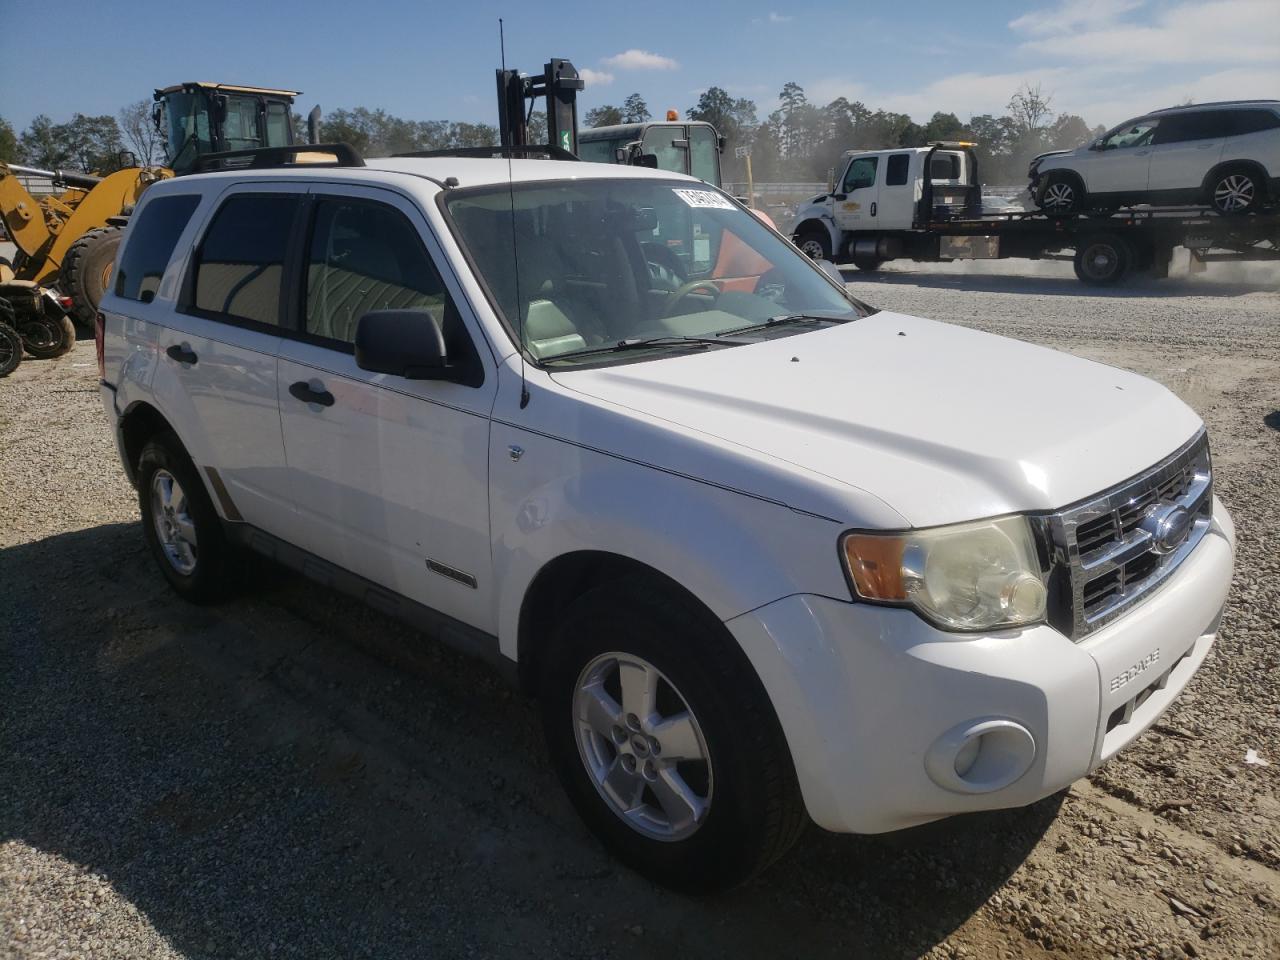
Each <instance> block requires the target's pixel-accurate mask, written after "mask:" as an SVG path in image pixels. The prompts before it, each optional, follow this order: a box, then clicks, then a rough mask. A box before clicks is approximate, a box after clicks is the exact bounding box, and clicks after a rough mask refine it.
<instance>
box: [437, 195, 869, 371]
mask: <svg viewBox="0 0 1280 960" xmlns="http://www.w3.org/2000/svg"><path fill="white" fill-rule="evenodd" d="M444 196H445V200H446V202H447V208H448V212H449V215H450V217H451V219H452V220H453V222H454V224H455V225H456V228H457V234H458V239H459V241H460V242H461V243H462V244H463V245H464V246H465V247H466V248H467V250H468V252H469V253H470V254H471V257H472V260H473V262H474V263H475V265H476V268H477V271H478V273H479V274H480V276H481V278H482V279H483V281H484V282H485V284H486V285H487V286H488V288H489V291H490V293H491V295H492V298H493V300H494V302H495V306H496V307H497V308H498V310H499V311H500V313H501V314H502V316H503V319H504V320H505V321H506V323H507V325H508V328H509V329H510V330H512V331H513V332H514V333H515V335H516V336H520V335H522V336H523V341H524V345H525V347H526V348H527V349H528V351H529V353H530V354H531V355H532V356H533V357H534V358H535V359H539V360H542V361H543V362H546V363H561V364H564V363H570V362H575V361H577V362H584V361H585V362H599V361H600V359H601V357H600V356H599V354H600V353H601V352H602V351H603V350H608V349H609V348H610V347H616V346H618V345H624V346H637V345H639V342H641V341H650V340H653V339H655V338H660V339H661V340H662V341H663V342H662V343H659V344H653V345H652V347H651V348H650V347H647V346H646V348H645V349H641V350H635V351H628V353H627V354H626V355H625V357H626V359H627V360H637V359H651V358H652V356H653V352H652V351H660V350H667V349H668V348H670V347H671V346H673V345H675V346H677V347H678V346H679V345H681V344H691V343H693V342H694V338H700V341H701V342H700V343H699V346H700V347H701V348H703V349H705V348H706V347H707V346H708V342H710V343H713V344H723V345H725V346H729V345H736V344H741V343H742V342H744V339H746V340H750V339H756V338H760V337H766V336H768V337H773V336H784V335H790V334H795V333H802V332H804V331H805V330H809V329H814V328H815V324H824V323H827V324H829V323H841V322H844V321H846V320H852V319H856V318H858V317H862V316H866V315H867V314H868V313H869V312H870V310H869V309H868V308H867V307H865V306H863V305H862V304H860V303H858V302H857V301H856V300H853V299H852V298H851V297H849V296H848V295H846V294H845V293H844V292H843V291H842V290H841V289H839V288H838V287H837V286H835V285H834V284H833V283H831V282H830V281H829V280H828V279H827V277H826V275H825V274H824V273H823V272H822V271H821V270H820V269H819V268H818V267H817V266H816V265H814V263H813V262H812V261H811V260H809V259H808V258H807V257H806V256H805V255H804V254H802V253H800V252H799V251H798V250H796V248H795V247H794V246H792V245H791V244H790V243H788V242H787V241H786V240H784V239H783V238H782V237H781V236H780V235H779V234H778V233H776V232H775V231H773V230H771V229H769V228H768V227H766V226H765V225H764V224H762V223H761V222H760V221H759V220H758V219H756V218H755V217H754V216H752V215H751V214H750V213H748V212H747V211H746V210H744V209H742V208H741V207H739V206H738V205H736V204H735V203H733V201H731V200H730V199H729V198H728V197H726V196H725V195H724V194H723V193H721V192H720V191H718V190H710V189H706V188H705V187H702V186H701V185H699V184H695V183H690V182H689V181H674V182H673V181H661V180H625V179H615V180H595V181H591V180H587V181H581V180H578V181H557V182H544V183H533V184H515V185H514V187H512V188H510V189H509V188H508V186H507V185H505V184H504V185H501V186H494V187H484V188H472V189H465V190H451V191H449V192H448V193H447V194H445V195H444ZM513 198H514V212H513V210H512V202H513ZM513 227H514V237H513ZM513 247H514V251H513ZM513 252H514V253H515V255H516V256H515V258H514V259H515V260H516V261H517V262H518V265H519V266H518V270H513V269H512V266H513ZM770 321H785V322H774V323H770ZM744 328H750V329H749V330H747V331H746V332H739V331H744ZM730 334H732V335H733V336H732V337H731V338H730V337H729V335H730ZM718 337H725V338H726V339H724V340H723V341H717V340H716V339H715V338H718ZM681 338H685V339H683V340H682V339H681ZM613 359H617V360H621V359H622V357H618V358H611V359H610V362H613Z"/></svg>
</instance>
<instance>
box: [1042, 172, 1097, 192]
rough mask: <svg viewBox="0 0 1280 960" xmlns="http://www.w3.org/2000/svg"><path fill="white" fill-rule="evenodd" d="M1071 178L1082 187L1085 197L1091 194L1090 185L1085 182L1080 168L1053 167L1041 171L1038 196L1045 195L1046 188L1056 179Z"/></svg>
mask: <svg viewBox="0 0 1280 960" xmlns="http://www.w3.org/2000/svg"><path fill="white" fill-rule="evenodd" d="M1055 178H1057V179H1060V180H1070V181H1071V182H1072V183H1074V184H1075V185H1076V187H1078V188H1079V189H1080V192H1081V194H1082V195H1083V198H1087V197H1088V196H1089V185H1088V184H1087V183H1085V182H1084V175H1083V174H1082V173H1081V172H1080V171H1079V170H1074V169H1072V168H1071V167H1053V168H1051V169H1049V170H1045V171H1043V172H1041V173H1040V183H1039V185H1038V186H1037V188H1036V198H1037V199H1039V198H1040V197H1043V196H1044V191H1045V189H1046V188H1047V187H1048V186H1049V184H1050V183H1052V182H1053V181H1054V179H1055Z"/></svg>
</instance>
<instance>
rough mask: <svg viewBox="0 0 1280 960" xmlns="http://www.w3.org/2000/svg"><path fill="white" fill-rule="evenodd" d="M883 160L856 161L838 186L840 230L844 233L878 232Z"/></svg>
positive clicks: (837, 209)
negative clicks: (844, 231) (879, 172)
mask: <svg viewBox="0 0 1280 960" xmlns="http://www.w3.org/2000/svg"><path fill="white" fill-rule="evenodd" d="M879 165H880V158H879V157H854V158H853V160H851V161H850V162H849V166H848V168H847V169H846V170H845V172H844V178H843V179H842V180H841V182H840V183H839V184H838V185H837V189H836V197H835V201H834V202H835V218H836V226H838V227H839V228H840V229H841V230H863V231H865V230H878V229H879V225H878V221H877V219H876V214H877V213H878V212H879V211H878V208H877V202H878V201H879V199H880V186H879V181H878V180H877V172H878V168H879Z"/></svg>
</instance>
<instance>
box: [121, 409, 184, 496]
mask: <svg viewBox="0 0 1280 960" xmlns="http://www.w3.org/2000/svg"><path fill="white" fill-rule="evenodd" d="M116 430H117V431H118V432H119V434H120V452H121V454H122V457H121V459H122V460H123V461H124V469H125V473H126V475H127V476H128V477H129V482H130V483H133V484H135V485H136V482H137V472H138V457H139V456H141V455H142V448H143V447H145V446H146V445H147V442H148V441H149V440H151V438H152V437H154V436H156V435H157V434H160V433H165V432H169V433H173V434H174V435H175V436H176V435H177V432H176V431H175V430H174V429H173V425H172V424H171V423H169V421H168V420H167V419H165V416H164V414H162V413H161V412H160V411H159V410H158V409H156V408H155V407H154V406H152V405H151V404H150V403H148V402H147V401H145V400H137V401H135V402H134V403H132V404H130V405H129V407H128V408H127V409H126V410H125V412H124V413H123V414H121V416H120V422H119V423H118V424H117V426H116ZM178 442H179V443H181V442H182V441H181V440H179V441H178ZM184 452H185V448H184Z"/></svg>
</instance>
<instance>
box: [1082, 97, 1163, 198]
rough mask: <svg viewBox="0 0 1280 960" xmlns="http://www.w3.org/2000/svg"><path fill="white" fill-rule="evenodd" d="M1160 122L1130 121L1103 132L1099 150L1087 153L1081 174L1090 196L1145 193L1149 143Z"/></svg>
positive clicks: (1149, 152)
mask: <svg viewBox="0 0 1280 960" xmlns="http://www.w3.org/2000/svg"><path fill="white" fill-rule="evenodd" d="M1160 123H1161V121H1160V120H1159V119H1158V118H1155V117H1148V118H1147V119H1145V120H1133V121H1131V122H1129V123H1126V124H1123V125H1122V126H1120V127H1118V128H1117V129H1115V130H1113V131H1112V132H1111V133H1110V134H1108V135H1107V138H1106V139H1105V140H1103V141H1102V149H1101V150H1098V151H1096V152H1093V153H1091V155H1090V158H1089V162H1088V169H1087V171H1086V173H1085V189H1087V190H1088V191H1089V193H1090V195H1094V194H1119V195H1120V197H1119V199H1129V198H1131V197H1133V196H1134V195H1140V194H1142V193H1145V192H1146V189H1147V175H1148V172H1149V171H1150V168H1151V150H1152V146H1151V142H1152V139H1153V138H1154V137H1155V133H1156V130H1157V129H1158V127H1159V125H1160Z"/></svg>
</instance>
